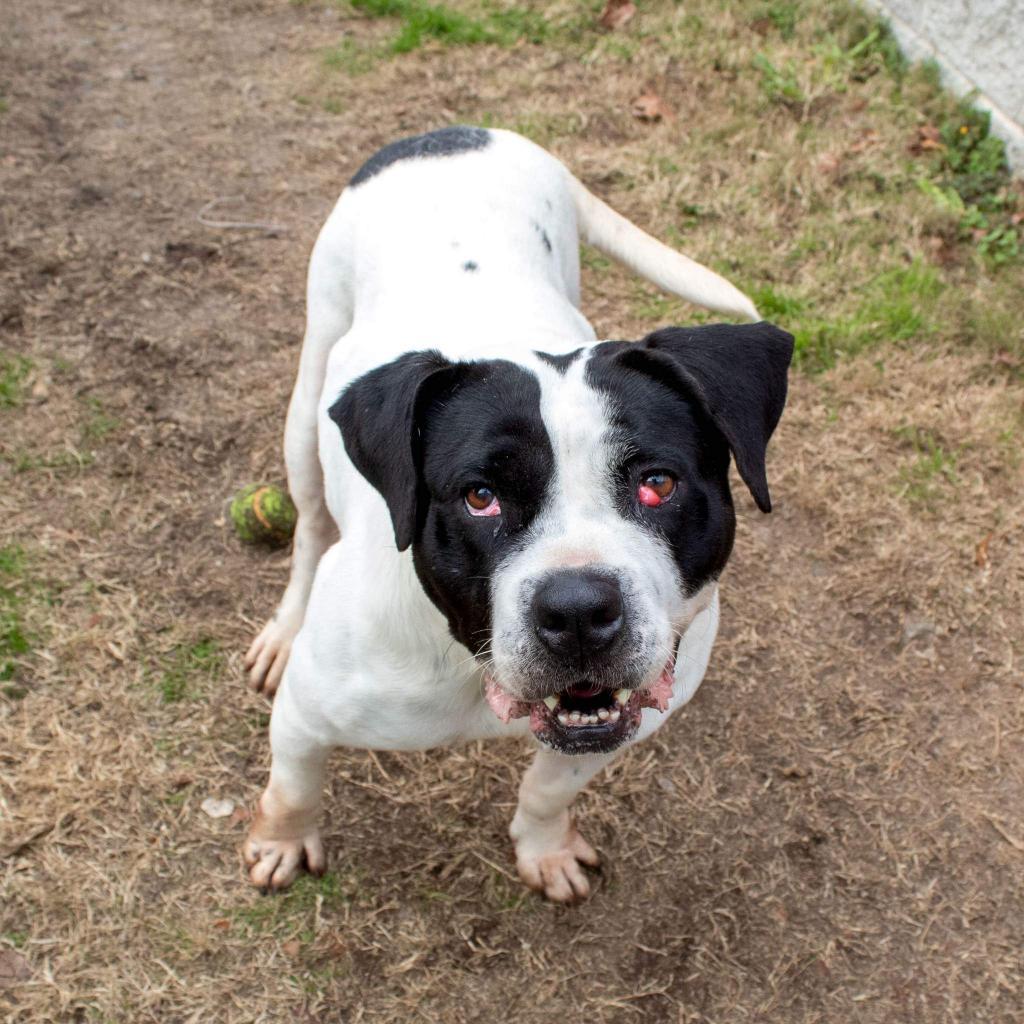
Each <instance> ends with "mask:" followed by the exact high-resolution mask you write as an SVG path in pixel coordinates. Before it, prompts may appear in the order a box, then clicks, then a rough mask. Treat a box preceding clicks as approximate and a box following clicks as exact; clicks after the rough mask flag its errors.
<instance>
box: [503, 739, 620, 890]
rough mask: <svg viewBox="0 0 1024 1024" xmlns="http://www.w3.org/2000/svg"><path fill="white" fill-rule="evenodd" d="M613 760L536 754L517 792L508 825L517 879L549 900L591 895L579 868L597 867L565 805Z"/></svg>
mask: <svg viewBox="0 0 1024 1024" xmlns="http://www.w3.org/2000/svg"><path fill="white" fill-rule="evenodd" d="M614 757H615V754H614V753H608V754H577V755H572V756H570V755H567V754H557V753H555V752H554V751H553V750H546V749H541V750H538V751H537V754H536V756H535V757H534V759H533V764H532V765H530V767H529V768H528V769H527V771H526V774H525V775H524V776H523V781H522V783H521V785H520V787H519V806H518V807H517V808H516V813H515V817H514V818H513V819H512V824H511V825H510V826H509V834H510V835H511V836H512V839H513V840H514V842H515V844H516V868H517V869H518V871H519V877H520V878H522V880H523V881H524V882H525V883H526V884H527V885H528V886H529V887H530V888H531V889H536V890H537V891H539V892H543V893H544V895H545V896H547V898H548V899H550V900H556V901H558V902H560V903H569V902H571V901H573V900H577V899H584V898H585V897H587V896H588V895H590V882H589V881H588V880H587V875H586V872H584V870H583V866H582V865H584V864H586V865H589V866H590V867H596V866H597V865H598V863H599V862H600V858H599V857H598V856H597V853H596V851H595V850H594V848H593V847H592V846H591V845H590V844H589V843H588V842H587V841H586V840H585V839H584V838H583V837H582V836H581V835H580V834H579V832H577V831H576V825H575V823H574V822H573V820H572V818H571V816H570V814H569V806H570V805H571V804H572V802H573V800H574V799H575V798H576V794H577V793H579V792H580V790H581V789H583V787H584V786H585V785H586V784H587V783H588V782H589V781H590V780H591V779H592V778H593V777H594V776H595V775H596V774H597V773H598V772H599V771H600V770H601V769H602V768H604V766H605V765H606V764H608V763H609V762H610V761H611V760H612V759H613V758H614Z"/></svg>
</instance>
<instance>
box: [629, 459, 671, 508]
mask: <svg viewBox="0 0 1024 1024" xmlns="http://www.w3.org/2000/svg"><path fill="white" fill-rule="evenodd" d="M678 486H679V481H678V480H677V479H676V477H675V476H674V475H673V474H672V473H669V472H667V471H666V470H663V469H659V470H656V471H655V472H653V473H644V475H643V476H642V477H641V478H640V485H639V487H637V489H636V496H637V500H638V501H639V502H640V504H641V505H646V506H647V507H648V508H657V507H658V506H659V505H664V504H665V502H666V501H669V500H670V499H671V498H672V496H673V495H674V494H675V493H676V490H677V488H678Z"/></svg>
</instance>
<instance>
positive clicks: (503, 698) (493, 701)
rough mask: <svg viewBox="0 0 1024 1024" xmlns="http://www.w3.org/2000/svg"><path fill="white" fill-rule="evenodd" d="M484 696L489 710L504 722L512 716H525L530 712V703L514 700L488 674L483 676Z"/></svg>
mask: <svg viewBox="0 0 1024 1024" xmlns="http://www.w3.org/2000/svg"><path fill="white" fill-rule="evenodd" d="M484 696H485V697H486V698H487V703H488V704H490V705H491V710H492V711H493V712H494V713H495V714H496V715H497V716H498V717H499V718H500V719H501V720H502V721H503V722H504V723H505V724H506V725H508V723H509V722H511V721H512V719H513V718H525V717H526V716H527V715H528V714H529V713H530V705H529V704H527V703H526V701H524V700H516V699H515V697H513V696H511V694H508V693H506V692H505V691H504V690H503V689H502V688H501V687H500V686H499V685H498V684H497V683H496V682H495V681H494V680H493V679H492V678H491V677H490V676H487V677H485V682H484Z"/></svg>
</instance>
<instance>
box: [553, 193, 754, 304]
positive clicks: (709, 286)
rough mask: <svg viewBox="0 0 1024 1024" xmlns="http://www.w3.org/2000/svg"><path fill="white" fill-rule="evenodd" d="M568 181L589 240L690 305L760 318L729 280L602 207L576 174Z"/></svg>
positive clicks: (608, 207) (581, 227)
mask: <svg viewBox="0 0 1024 1024" xmlns="http://www.w3.org/2000/svg"><path fill="white" fill-rule="evenodd" d="M568 177H569V188H570V191H571V193H572V198H573V202H574V203H575V205H576V218H577V220H578V221H579V226H580V232H581V234H582V235H583V239H584V241H586V242H588V243H589V244H590V245H593V246H594V247H595V248H597V249H600V250H601V252H603V253H605V254H606V255H608V256H611V257H612V259H614V260H617V261H618V262H619V263H622V264H624V265H625V266H627V267H629V269H630V270H632V271H633V272H634V273H636V274H639V275H640V276H641V277H644V278H646V279H647V280H648V281H650V282H652V283H653V284H656V285H657V286H658V287H659V288H664V289H665V291H667V292H672V294H673V295H678V296H679V297H680V298H681V299H686V301H687V302H693V303H695V304H696V305H698V306H704V308H705V309H711V310H714V311H715V312H716V313H724V314H725V315H726V316H735V317H740V318H742V319H746V320H758V319H760V318H759V317H758V315H757V309H756V308H755V306H754V304H753V302H751V301H750V299H748V298H747V296H746V295H744V294H743V292H741V291H740V290H739V289H738V288H735V287H733V285H731V284H729V282H728V281H726V279H725V278H724V277H720V276H719V275H718V274H716V273H715V272H714V271H713V270H709V269H708V268H707V267H705V266H702V265H701V264H700V263H697V262H696V261H695V260H691V259H690V258H689V257H688V256H684V255H683V254H682V253H679V252H676V251H675V250H674V249H670V248H669V247H668V246H667V245H663V244H662V243H661V242H659V241H658V240H657V239H656V238H652V237H651V236H650V235H649V234H647V232H646V231H642V230H641V229H640V228H638V227H637V226H636V225H635V224H633V223H631V222H630V221H628V220H626V218H625V217H623V216H622V215H621V214H619V213H616V212H615V211H614V210H613V209H612V208H611V207H610V206H609V205H608V204H607V203H603V202H602V201H601V200H600V199H598V198H597V196H595V195H594V194H593V192H590V191H588V190H587V188H586V187H585V186H584V185H583V184H582V183H581V182H580V181H578V180H577V179H576V178H575V177H573V175H572V174H569V175H568Z"/></svg>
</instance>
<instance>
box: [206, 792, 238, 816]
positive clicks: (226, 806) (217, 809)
mask: <svg viewBox="0 0 1024 1024" xmlns="http://www.w3.org/2000/svg"><path fill="white" fill-rule="evenodd" d="M199 807H200V809H201V810H202V812H203V814H206V815H208V816H209V817H211V818H226V817H227V816H228V815H229V814H230V813H231V812H232V811H233V810H234V809H235V802H234V801H233V800H218V799H217V798H216V797H215V796H208V797H207V798H206V799H205V800H204V801H203V802H202V803H201V804H200V805H199Z"/></svg>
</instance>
